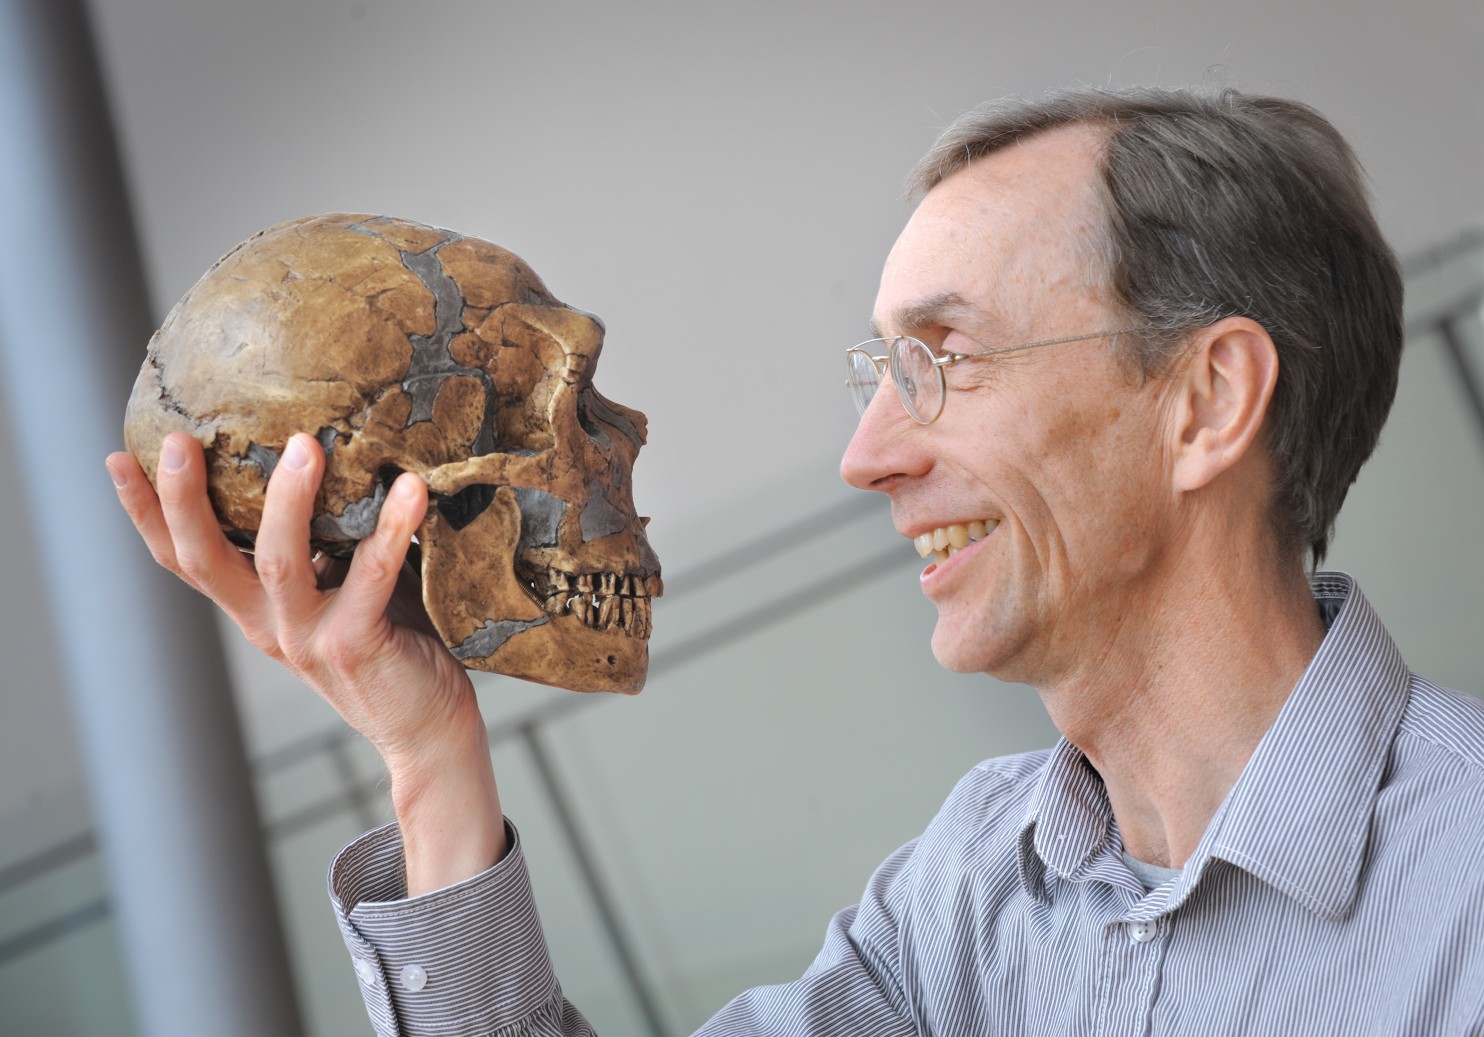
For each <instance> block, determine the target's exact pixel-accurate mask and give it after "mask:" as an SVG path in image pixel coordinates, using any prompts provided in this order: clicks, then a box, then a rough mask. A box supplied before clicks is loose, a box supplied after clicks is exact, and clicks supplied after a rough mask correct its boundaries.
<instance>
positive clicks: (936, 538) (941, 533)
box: [933, 526, 948, 553]
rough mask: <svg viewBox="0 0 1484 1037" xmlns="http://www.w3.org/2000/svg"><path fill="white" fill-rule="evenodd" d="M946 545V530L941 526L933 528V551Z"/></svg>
mask: <svg viewBox="0 0 1484 1037" xmlns="http://www.w3.org/2000/svg"><path fill="white" fill-rule="evenodd" d="M947 546H948V530H947V529H945V528H944V527H942V526H939V527H938V528H937V529H935V530H933V552H934V553H937V552H938V551H941V550H943V549H944V548H945V547H947Z"/></svg>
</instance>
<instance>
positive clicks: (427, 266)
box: [124, 214, 662, 691]
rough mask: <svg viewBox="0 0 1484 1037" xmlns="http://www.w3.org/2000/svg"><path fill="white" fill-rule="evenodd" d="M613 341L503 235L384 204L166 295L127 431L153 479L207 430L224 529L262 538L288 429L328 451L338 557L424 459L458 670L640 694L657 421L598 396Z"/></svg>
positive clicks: (327, 547)
mask: <svg viewBox="0 0 1484 1037" xmlns="http://www.w3.org/2000/svg"><path fill="white" fill-rule="evenodd" d="M602 344H603V325H602V323H601V322H600V321H599V320H598V319H597V318H596V317H594V316H592V315H590V314H587V313H583V312H582V311H580V310H574V309H570V308H568V307H566V306H564V305H563V304H561V303H560V302H558V301H557V300H556V299H555V298H553V297H552V296H551V294H550V293H549V292H547V290H546V288H545V286H544V285H543V284H542V283H541V280H540V279H539V278H538V277H537V276H536V274H535V272H534V271H532V270H531V268H530V267H528V266H527V265H526V264H525V263H524V262H523V261H521V259H520V258H519V257H517V256H515V255H513V254H512V253H510V252H507V251H505V250H504V249H502V248H499V247H498V246H496V245H492V244H490V243H489V242H486V241H480V240H478V239H477V238H468V237H463V236H461V235H459V234H454V233H451V232H449V231H444V230H438V229H435V228H432V227H426V226H423V225H421V224H417V223H411V222H408V221H406V220H400V219H394V218H392V217H387V216H365V215H348V214H336V215H328V216H316V217H311V218H308V219H303V220H295V221H291V222H288V223H283V224H280V225H278V226H276V227H271V228H269V229H268V230H265V231H262V232H260V233H259V234H257V235H256V236H255V237H253V238H251V239H249V240H248V241H245V242H243V243H242V244H241V245H238V246H237V248H235V249H234V250H233V251H232V252H230V253H228V254H227V255H226V256H225V257H224V258H222V259H221V260H219V261H218V262H217V263H216V265H214V266H213V267H212V268H211V269H210V270H208V271H207V272H206V274H205V275H204V276H203V277H202V278H201V280H200V281H199V282H197V283H196V285H195V287H193V288H192V289H191V290H190V291H189V292H188V293H187V294H186V295H185V297H184V298H182V299H181V300H180V302H178V303H177V304H176V305H175V308H174V309H173V310H172V311H171V312H170V315H169V316H168V317H167V318H166V319H165V323H164V326H163V327H161V328H160V330H159V331H158V332H156V333H155V336H154V338H152V339H151V340H150V343H149V352H148V356H147V357H146V359H145V362H144V366H143V368H142V369H141V370H140V372H139V378H138V381H137V382H136V383H135V385H134V392H133V395H132V397H131V398H130V400H129V405H128V410H127V414H126V417H125V427H124V439H125V442H126V444H127V446H128V448H129V450H130V451H131V452H132V453H133V454H134V455H135V457H137V458H138V459H139V462H140V464H141V465H143V466H144V469H145V471H146V472H147V473H148V474H149V476H150V478H151V479H152V480H153V479H154V477H155V463H156V459H157V457H158V454H159V448H160V444H161V441H162V440H163V439H164V437H165V436H166V435H167V434H168V433H170V432H173V431H183V432H186V433H188V434H190V435H192V436H194V437H195V438H196V439H197V440H198V441H199V442H200V443H201V444H202V446H203V447H204V448H205V450H206V456H207V468H208V492H209V494H210V497H211V501H212V504H213V506H214V507H215V509H216V513H217V516H218V517H219V519H220V521H221V524H222V528H223V529H224V530H226V531H227V534H228V535H229V536H230V537H231V538H232V539H233V540H234V541H235V542H236V543H237V544H238V545H239V546H241V547H243V548H248V549H250V548H251V546H252V543H253V538H254V535H255V534H256V531H257V529H258V526H259V523H260V520H261V517H262V508H263V497H264V491H265V489H266V485H267V480H268V476H269V475H271V474H272V471H273V467H274V465H275V464H276V463H277V461H278V458H279V456H280V454H281V453H282V451H283V448H284V445H285V444H286V443H287V441H288V439H289V437H290V436H291V435H293V434H294V433H295V432H309V433H311V434H313V435H315V436H316V437H317V438H318V440H319V442H320V444H321V445H322V446H323V447H324V449H325V455H326V465H325V476H324V482H323V485H322V486H321V489H320V493H319V498H318V500H317V501H316V505H315V509H316V510H315V516H314V519H313V521H312V524H311V527H310V533H311V541H312V546H313V547H314V548H315V549H316V550H319V551H323V552H325V553H328V554H331V555H335V556H338V557H346V556H348V555H349V554H350V552H351V551H352V549H353V548H354V546H355V544H356V543H357V542H358V541H359V540H361V539H363V538H364V537H366V536H368V535H369V534H370V533H371V531H372V530H373V529H374V528H375V526H376V516H377V513H378V512H379V510H380V507H381V503H382V501H383V499H384V498H385V496H386V492H387V488H388V487H389V486H390V484H391V482H392V481H393V480H394V479H395V478H396V476H397V475H398V474H400V473H401V472H405V471H410V472H416V473H417V474H418V475H420V476H422V478H423V479H424V480H426V482H427V484H428V488H429V494H430V498H431V505H430V507H429V508H428V512H427V516H426V517H425V518H424V520H423V522H422V524H421V526H420V527H419V529H418V533H417V544H416V545H415V549H414V553H413V555H412V557H411V561H412V564H414V565H419V564H420V567H421V578H422V595H423V603H424V605H425V606H426V608H427V612H428V615H429V617H430V618H431V619H432V622H433V625H434V626H435V627H436V628H437V631H438V633H439V635H440V636H441V637H442V639H443V641H444V643H445V644H446V645H447V646H448V647H449V649H450V650H452V652H453V653H454V655H455V656H456V657H458V658H459V659H460V660H462V661H463V663H464V665H465V666H467V667H469V668H471V669H478V670H490V671H495V672H498V673H504V674H509V675H511V676H515V677H521V678H524V679H526V680H534V681H539V682H541V683H543V684H552V685H556V686H559V687H565V688H571V689H574V690H579V691H600V690H601V691H637V690H638V689H639V688H641V687H642V686H643V684H644V677H645V673H646V670H647V668H648V659H649V652H648V642H649V634H650V628H651V599H652V598H654V597H656V596H658V595H659V594H660V593H661V590H662V586H661V582H660V566H659V560H658V559H657V558H656V557H655V555H654V552H653V551H652V550H651V549H650V546H649V542H648V540H647V538H646V537H645V533H644V527H645V525H646V523H647V521H648V520H647V519H641V518H639V517H638V515H636V514H635V511H634V506H633V497H632V489H631V475H632V471H633V464H634V460H635V458H636V456H637V455H638V453H639V448H640V447H641V446H642V445H643V444H644V440H645V433H646V422H645V418H644V415H643V414H641V413H639V412H638V411H635V410H630V409H628V408H626V407H621V406H619V405H618V404H615V403H610V402H609V401H608V400H605V399H604V398H603V397H602V396H601V395H599V393H598V391H597V389H596V388H594V386H593V382H592V378H593V370H594V368H595V367H596V366H597V362H598V354H599V352H600V350H601V348H602Z"/></svg>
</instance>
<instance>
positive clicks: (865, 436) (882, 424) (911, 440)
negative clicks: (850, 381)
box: [840, 379, 932, 492]
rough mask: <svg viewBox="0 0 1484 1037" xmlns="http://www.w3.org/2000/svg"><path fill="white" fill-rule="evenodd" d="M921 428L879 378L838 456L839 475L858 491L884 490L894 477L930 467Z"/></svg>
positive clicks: (890, 387) (886, 384) (919, 473)
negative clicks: (852, 432) (848, 440)
mask: <svg viewBox="0 0 1484 1037" xmlns="http://www.w3.org/2000/svg"><path fill="white" fill-rule="evenodd" d="M924 431H925V429H924V427H923V426H922V425H919V424H918V423H917V422H915V421H913V420H912V419H911V417H909V416H908V414H907V411H906V409H905V408H903V406H902V401H901V400H899V399H897V394H896V390H895V389H894V388H893V387H892V385H891V383H890V381H889V380H886V379H883V381H882V383H881V385H880V387H879V388H877V390H876V395H875V396H873V397H871V402H870V404H868V405H867V407H866V412H865V413H864V414H862V415H861V420H860V424H858V425H857V426H856V427H855V435H853V436H851V437H850V443H849V445H848V446H846V448H845V456H844V457H843V458H841V459H840V477H841V478H842V479H844V480H845V481H846V482H847V483H849V484H850V485H851V486H854V487H855V488H856V489H858V490H880V491H882V492H886V491H889V490H890V489H891V488H892V487H893V486H895V485H896V484H897V483H899V482H900V481H901V479H900V478H897V477H912V476H917V475H922V474H924V473H925V472H927V470H928V469H929V468H931V467H932V457H931V455H929V454H928V453H927V451H926V449H925V440H926V439H927V437H926V436H924V435H923V434H922V433H923V432H924Z"/></svg>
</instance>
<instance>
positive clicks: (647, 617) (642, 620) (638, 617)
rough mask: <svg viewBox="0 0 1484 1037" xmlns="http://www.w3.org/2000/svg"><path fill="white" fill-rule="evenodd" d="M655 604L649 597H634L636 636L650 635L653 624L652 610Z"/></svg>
mask: <svg viewBox="0 0 1484 1037" xmlns="http://www.w3.org/2000/svg"><path fill="white" fill-rule="evenodd" d="M653 607H654V606H653V605H651V604H650V601H649V599H648V598H635V599H634V636H635V637H648V636H649V630H650V627H651V626H652V625H653V622H654V621H653V618H652V616H653V613H651V612H650V609H652V608H653Z"/></svg>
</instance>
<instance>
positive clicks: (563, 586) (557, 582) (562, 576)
mask: <svg viewBox="0 0 1484 1037" xmlns="http://www.w3.org/2000/svg"><path fill="white" fill-rule="evenodd" d="M551 585H552V586H553V587H554V588H556V589H557V590H559V591H567V590H571V589H572V585H571V584H570V583H568V582H567V573H566V571H565V570H562V569H553V570H552V571H551Z"/></svg>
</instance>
